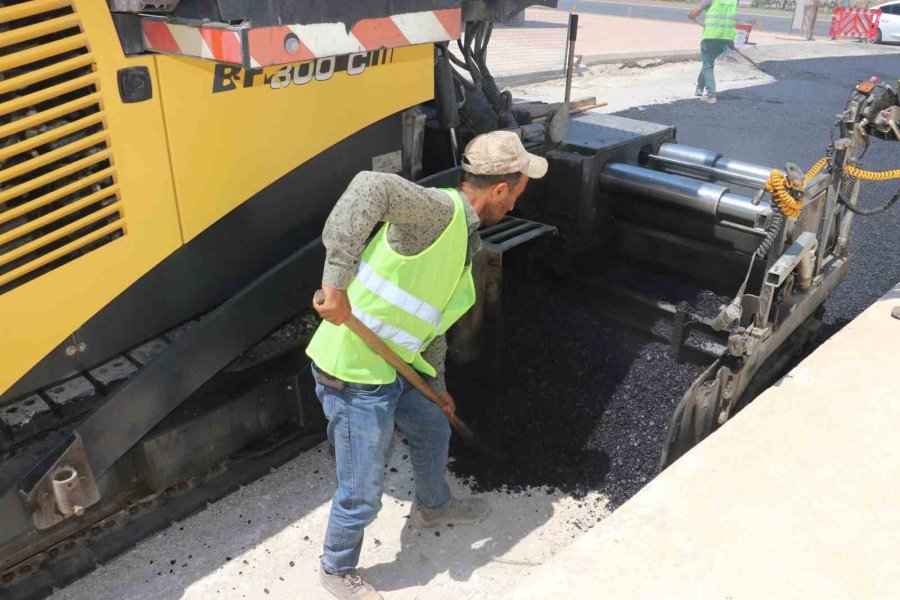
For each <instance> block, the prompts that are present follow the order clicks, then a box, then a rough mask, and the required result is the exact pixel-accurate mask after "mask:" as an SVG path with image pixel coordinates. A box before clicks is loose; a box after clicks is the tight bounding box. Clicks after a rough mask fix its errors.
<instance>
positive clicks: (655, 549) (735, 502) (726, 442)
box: [508, 285, 900, 600]
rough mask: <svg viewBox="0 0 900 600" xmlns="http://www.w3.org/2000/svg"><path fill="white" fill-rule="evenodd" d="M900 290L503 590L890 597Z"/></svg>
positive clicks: (897, 482)
mask: <svg viewBox="0 0 900 600" xmlns="http://www.w3.org/2000/svg"><path fill="white" fill-rule="evenodd" d="M896 306H900V285H898V286H897V287H896V288H894V290H892V291H891V292H889V293H888V294H887V295H886V296H885V297H884V298H882V299H881V300H880V301H879V302H876V303H875V304H874V305H873V306H872V307H870V308H869V309H868V310H866V311H865V312H864V313H863V314H861V315H860V316H859V317H857V318H856V319H855V320H854V321H852V322H851V323H850V324H849V325H847V326H846V327H844V328H843V329H842V330H841V331H840V332H839V333H838V334H836V335H835V336H834V337H832V338H831V339H830V340H829V341H827V342H826V343H825V344H824V345H822V346H821V347H820V348H819V349H818V350H816V351H815V352H814V353H813V354H812V355H811V356H810V357H808V358H807V359H806V360H804V361H803V362H802V363H801V364H800V365H799V366H798V367H797V368H795V369H794V370H793V371H791V372H790V373H789V374H788V375H787V376H786V377H785V378H784V379H783V380H782V381H781V382H780V383H779V384H776V385H775V386H774V387H772V388H770V389H769V390H768V391H766V392H765V393H764V394H763V395H761V396H760V397H759V398H758V399H757V400H756V401H755V402H754V403H753V404H751V405H750V406H749V407H748V408H747V409H745V410H744V411H743V412H741V413H740V414H739V415H737V416H736V417H735V418H734V419H732V420H731V421H729V422H728V423H727V424H726V425H725V426H724V427H722V429H720V430H719V431H718V432H716V433H715V434H713V435H712V436H711V437H710V438H708V439H707V440H706V441H704V442H703V443H701V444H700V445H699V446H698V447H697V448H695V449H694V450H692V451H691V452H689V453H688V454H687V455H685V456H684V457H682V458H681V459H680V460H679V461H678V462H676V463H675V464H674V465H673V466H672V467H670V468H669V469H668V470H666V471H665V472H663V473H662V474H661V475H659V476H658V477H656V479H654V480H653V481H652V482H651V483H649V484H648V485H647V486H646V487H645V488H644V489H643V490H641V491H640V492H639V493H638V494H637V495H635V496H634V497H633V498H632V499H631V500H629V501H628V502H627V503H625V504H624V505H623V506H622V507H621V508H619V509H618V510H617V511H616V512H615V513H613V515H612V516H611V517H609V518H608V519H606V520H605V521H604V522H603V523H601V524H600V525H599V526H598V527H596V528H594V529H593V530H591V531H590V532H588V533H587V534H585V535H584V536H582V537H581V538H579V539H578V540H576V541H575V542H574V543H573V544H572V545H571V546H569V547H568V548H566V549H565V550H563V551H562V552H560V553H559V554H557V555H556V556H555V557H554V558H553V559H551V560H550V561H549V562H548V563H547V564H545V565H544V566H542V567H541V568H540V569H538V570H537V571H536V572H535V573H533V574H532V575H531V576H530V577H529V578H527V579H526V580H525V581H524V582H523V583H522V584H521V585H519V586H518V587H517V588H516V589H515V590H514V591H513V593H511V594H510V595H509V596H508V597H509V598H516V599H517V600H521V599H529V600H537V599H550V598H635V599H639V598H731V599H735V600H738V599H743V598H804V599H805V598H817V599H820V600H821V599H826V598H872V599H876V598H877V599H884V598H898V597H900V588H898V587H897V576H898V572H900V571H898V566H897V565H900V544H898V543H897V540H898V539H900V514H898V512H897V506H898V504H900V444H898V443H897V439H896V437H897V436H896V432H897V431H898V429H900V402H898V389H900V385H898V378H897V356H898V355H900V320H898V319H897V318H893V317H892V316H891V310H892V309H893V308H894V307H896Z"/></svg>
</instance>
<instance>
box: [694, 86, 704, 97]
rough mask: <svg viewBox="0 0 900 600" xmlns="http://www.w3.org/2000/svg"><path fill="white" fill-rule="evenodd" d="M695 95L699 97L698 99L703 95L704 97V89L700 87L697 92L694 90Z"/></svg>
mask: <svg viewBox="0 0 900 600" xmlns="http://www.w3.org/2000/svg"><path fill="white" fill-rule="evenodd" d="M694 95H695V96H697V97H698V98H699V97H700V96H702V95H703V88H702V87H698V88H697V89H696V90H694Z"/></svg>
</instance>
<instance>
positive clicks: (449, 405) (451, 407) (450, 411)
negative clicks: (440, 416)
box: [441, 392, 456, 417]
mask: <svg viewBox="0 0 900 600" xmlns="http://www.w3.org/2000/svg"><path fill="white" fill-rule="evenodd" d="M441 400H443V401H444V404H445V405H446V406H444V408H442V409H441V410H443V411H444V414H445V415H447V417H452V416H453V415H454V414H455V413H456V402H454V401H453V396H451V395H450V392H444V393H443V394H441Z"/></svg>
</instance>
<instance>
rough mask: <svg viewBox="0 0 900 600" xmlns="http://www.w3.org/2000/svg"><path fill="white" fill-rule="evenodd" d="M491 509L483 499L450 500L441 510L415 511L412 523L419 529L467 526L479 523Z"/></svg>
mask: <svg viewBox="0 0 900 600" xmlns="http://www.w3.org/2000/svg"><path fill="white" fill-rule="evenodd" d="M489 512H491V507H490V505H489V504H488V502H487V500H485V499H484V498H466V499H465V500H458V499H456V498H451V499H450V503H449V504H447V506H446V507H445V508H444V509H443V510H428V509H427V508H418V509H416V512H415V514H414V515H413V523H415V524H416V527H418V528H420V529H428V528H430V527H439V526H441V525H468V524H469V523H477V522H478V521H481V520H482V519H484V518H485V517H486V516H488V513H489Z"/></svg>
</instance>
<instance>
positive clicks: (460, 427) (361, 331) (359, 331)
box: [315, 290, 474, 439]
mask: <svg viewBox="0 0 900 600" xmlns="http://www.w3.org/2000/svg"><path fill="white" fill-rule="evenodd" d="M324 301H325V295H324V294H323V293H322V291H321V290H319V291H317V292H316V295H315V302H316V304H321V303H322V302H324ZM344 325H346V326H347V328H348V329H349V330H350V331H352V332H353V333H355V334H356V335H357V336H358V337H359V338H360V339H361V340H362V341H364V342H365V343H366V345H367V346H369V348H371V349H372V350H374V351H375V352H377V353H378V356H380V357H381V358H383V359H384V360H386V361H387V362H388V364H389V365H391V366H392V367H394V368H395V369H396V370H397V372H398V373H400V374H401V375H403V377H405V378H406V380H407V381H409V382H410V383H411V384H413V387H414V388H416V389H417V390H419V392H421V394H422V395H423V396H425V397H426V398H428V399H429V400H431V402H433V403H434V404H436V405H437V407H438V408H440V409H441V410H442V411H443V410H444V409H445V408H447V403H446V402H445V401H444V399H443V398H441V396H440V394H438V393H437V392H436V391H434V388H433V387H431V386H430V385H428V382H427V381H425V380H424V379H422V376H421V375H419V374H418V373H417V372H416V370H415V369H413V368H412V367H411V366H410V364H409V363H408V362H406V361H405V360H403V359H402V358H400V357H399V356H397V353H396V352H394V351H393V350H391V349H390V347H389V346H388V345H387V344H385V343H384V341H383V340H382V339H381V338H380V337H378V336H377V335H375V332H373V331H372V330H371V329H369V328H368V327H366V325H365V324H364V323H363V322H362V321H360V320H359V319H357V318H356V315H354V314H352V313H351V314H350V316H349V317H348V318H347V320H346V321H344ZM444 414H446V413H444ZM447 419H448V420H449V421H450V424H451V425H452V426H453V428H454V429H456V430H457V431H458V432H459V434H460V435H461V436H463V438H465V439H471V438H472V437H473V435H474V434H473V433H472V430H471V429H469V427H468V426H467V425H466V424H465V423H463V422H462V420H461V419H460V418H459V417H457V416H456V414H453V415H451V416H449V417H447Z"/></svg>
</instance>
